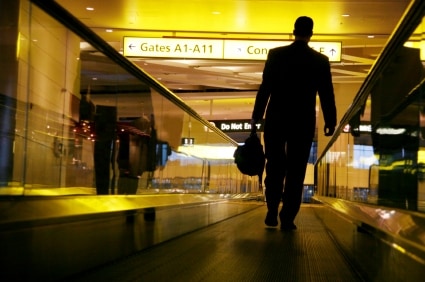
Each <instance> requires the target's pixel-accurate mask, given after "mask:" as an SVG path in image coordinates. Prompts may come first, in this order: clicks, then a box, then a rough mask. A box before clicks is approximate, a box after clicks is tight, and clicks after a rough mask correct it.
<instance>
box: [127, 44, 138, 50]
mask: <svg viewBox="0 0 425 282" xmlns="http://www.w3.org/2000/svg"><path fill="white" fill-rule="evenodd" d="M134 47H136V46H134V45H133V44H130V45H128V48H130V49H133V48H134Z"/></svg>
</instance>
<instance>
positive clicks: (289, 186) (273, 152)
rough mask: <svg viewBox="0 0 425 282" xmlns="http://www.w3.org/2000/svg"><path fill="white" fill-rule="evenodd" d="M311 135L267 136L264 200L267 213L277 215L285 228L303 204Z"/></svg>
mask: <svg viewBox="0 0 425 282" xmlns="http://www.w3.org/2000/svg"><path fill="white" fill-rule="evenodd" d="M309 135H310V134H285V133H284V132H283V133H282V132H279V131H278V130H273V131H267V130H266V131H265V132H264V148H265V155H266V161H267V162H266V178H265V180H264V184H265V187H266V190H265V196H266V202H267V208H268V212H269V213H271V214H272V215H276V216H277V213H278V209H279V204H280V202H281V201H282V202H283V205H282V209H281V212H280V214H279V216H280V219H281V221H282V223H283V224H285V223H287V224H290V223H292V222H293V220H294V219H295V217H296V215H297V213H298V211H299V209H300V206H301V201H302V193H303V190H304V178H305V173H306V169H307V162H308V158H309V155H310V149H311V144H312V141H313V138H312V137H310V136H309Z"/></svg>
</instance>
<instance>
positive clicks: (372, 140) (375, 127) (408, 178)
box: [317, 24, 425, 211]
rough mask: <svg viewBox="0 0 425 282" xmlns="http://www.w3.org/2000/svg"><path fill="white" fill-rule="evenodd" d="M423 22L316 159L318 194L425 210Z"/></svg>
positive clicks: (395, 54) (393, 56)
mask: <svg viewBox="0 0 425 282" xmlns="http://www.w3.org/2000/svg"><path fill="white" fill-rule="evenodd" d="M422 30H423V24H421V25H420V26H419V27H418V28H417V30H416V31H415V33H414V34H412V35H411V37H410V38H409V40H408V41H407V42H401V43H400V44H399V47H398V48H397V50H394V51H393V52H392V54H391V56H390V57H388V58H387V60H388V62H387V64H386V67H385V69H384V71H382V72H381V73H380V74H379V76H378V75H377V76H376V77H374V78H373V79H371V80H370V83H371V85H370V87H369V89H370V91H369V93H367V94H368V96H367V99H365V101H364V102H363V104H362V105H360V107H359V110H358V111H357V112H356V113H354V114H353V115H352V118H351V119H350V120H349V124H347V126H346V127H345V128H344V130H343V131H342V132H341V133H340V135H339V136H338V139H337V140H336V141H335V142H334V143H333V145H332V146H331V148H330V150H329V151H328V152H326V154H325V157H324V158H322V159H321V160H319V162H318V164H317V168H318V174H317V180H318V194H319V195H321V196H329V197H337V198H342V199H346V200H350V201H359V202H367V203H371V204H377V205H381V206H388V207H395V208H401V209H407V210H414V211H425V206H424V200H425V184H424V183H425V180H424V177H423V175H424V173H423V171H424V169H423V167H424V151H425V150H424V145H425V141H424V132H425V131H424V129H423V128H424V112H425V111H424V109H425V108H424V106H425V104H424V102H423V98H424V93H425V92H424V91H425V83H424V77H425V75H424V74H425V72H424V66H423V58H424V56H423V54H424V48H422V46H424V45H423V44H422V42H423V38H422V34H423V32H422Z"/></svg>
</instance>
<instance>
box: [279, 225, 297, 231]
mask: <svg viewBox="0 0 425 282" xmlns="http://www.w3.org/2000/svg"><path fill="white" fill-rule="evenodd" d="M296 229H297V226H296V225H295V224H293V223H285V224H282V225H281V226H280V230H282V231H293V230H296Z"/></svg>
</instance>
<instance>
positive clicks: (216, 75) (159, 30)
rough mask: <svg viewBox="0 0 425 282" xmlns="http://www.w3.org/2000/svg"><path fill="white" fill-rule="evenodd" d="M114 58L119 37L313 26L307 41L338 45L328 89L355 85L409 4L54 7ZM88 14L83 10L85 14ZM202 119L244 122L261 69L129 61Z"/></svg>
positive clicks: (166, 1)
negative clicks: (302, 19)
mask: <svg viewBox="0 0 425 282" xmlns="http://www.w3.org/2000/svg"><path fill="white" fill-rule="evenodd" d="M57 2H58V3H59V4H61V5H62V6H63V7H64V8H66V9H67V10H69V11H70V12H71V13H72V14H73V15H74V16H76V17H77V18H78V19H79V20H81V21H82V22H83V23H84V24H85V25H87V26H88V27H90V28H92V29H93V30H94V31H95V32H96V33H97V34H99V35H100V36H101V37H102V38H103V39H104V40H106V41H107V42H108V43H110V44H111V45H112V46H113V47H114V48H116V50H117V51H122V49H123V38H124V36H134V37H177V38H179V37H180V38H213V39H249V40H254V39H259V40H282V41H283V40H292V39H293V36H292V30H293V23H294V21H295V19H296V18H297V17H298V16H301V15H308V16H310V17H312V18H313V19H314V21H315V27H314V30H313V32H314V35H313V37H312V41H322V42H323V41H338V42H341V43H342V55H341V62H335V63H332V66H331V67H332V75H333V81H334V83H335V84H348V83H357V84H360V83H361V82H362V81H363V80H364V78H365V77H366V75H367V73H368V71H369V69H370V68H371V66H372V64H373V63H374V61H375V59H376V58H377V56H378V55H379V54H380V52H381V50H382V48H383V46H384V45H385V43H386V42H387V40H388V39H389V36H390V35H391V33H392V31H393V30H394V28H395V27H396V26H397V23H398V21H399V20H400V18H401V17H402V15H403V13H404V11H405V9H406V8H407V7H408V4H409V3H410V1H409V0H393V1H390V0H387V1H386V0H375V1H367V0H339V1H338V0H334V1H326V0H306V1H305V0H294V1H279V0H276V1H267V0H245V1H242V0H238V1H235V0H186V1H181V0H143V1H141V0H120V1H116V0H87V1H75V0H58V1H57ZM89 7H90V8H92V10H87V8H89ZM131 60H132V61H134V63H136V64H137V65H139V66H140V67H141V68H142V69H144V70H145V71H146V72H147V73H149V74H150V75H151V76H152V77H154V78H155V79H157V80H158V81H159V82H161V83H162V84H163V85H165V86H166V87H167V88H169V89H170V90H172V91H173V92H174V93H176V94H177V95H178V96H180V97H181V98H182V99H183V100H184V101H185V102H186V103H187V104H188V105H189V106H190V107H192V108H193V109H194V110H195V111H197V112H198V113H199V114H200V115H201V116H203V117H204V118H205V119H207V120H208V119H215V120H220V119H248V118H250V116H251V111H252V107H253V102H254V98H255V94H256V90H257V89H258V86H259V84H260V83H261V73H262V70H263V67H264V61H241V60H211V59H210V60H198V59H197V60H190V59H181V58H180V59H158V58H132V59H131Z"/></svg>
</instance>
